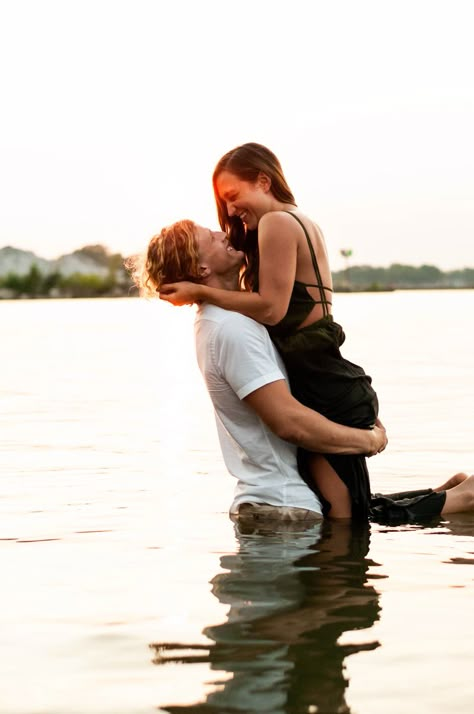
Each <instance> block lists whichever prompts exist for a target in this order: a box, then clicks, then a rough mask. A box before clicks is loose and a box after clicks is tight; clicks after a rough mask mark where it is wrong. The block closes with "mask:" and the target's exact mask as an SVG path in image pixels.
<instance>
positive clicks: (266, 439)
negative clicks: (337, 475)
mask: <svg viewBox="0 0 474 714" xmlns="http://www.w3.org/2000/svg"><path fill="white" fill-rule="evenodd" d="M195 335H196V353H197V360H198V364H199V368H200V370H201V372H202V374H203V377H204V380H205V382H206V386H207V389H208V392H209V395H210V397H211V400H212V403H213V405H214V410H215V416H216V423H217V431H218V435H219V441H220V445H221V449H222V455H223V457H224V461H225V464H226V466H227V468H228V470H229V471H230V473H231V474H232V476H235V478H236V479H237V486H236V488H235V497H234V501H233V502H232V505H231V508H230V511H231V513H236V512H237V509H238V506H239V505H240V504H241V503H268V504H270V505H272V506H292V507H295V508H307V509H309V510H311V511H316V512H317V513H321V506H320V503H319V501H318V499H317V498H316V496H315V495H314V493H313V492H312V491H311V490H310V489H309V488H308V487H307V486H306V484H305V483H304V481H303V480H302V478H301V476H300V475H299V473H298V470H297V466H296V447H295V446H293V445H292V444H289V443H288V442H286V441H282V439H280V438H279V437H278V436H276V435H275V434H274V433H273V432H272V431H270V429H269V428H268V427H267V426H266V425H265V424H264V423H263V422H262V420H261V419H260V417H259V416H258V415H257V414H256V412H254V410H253V409H251V408H250V407H249V406H247V404H245V402H243V401H242V399H244V398H245V397H246V396H248V395H249V394H251V393H252V392H254V391H255V390H256V389H259V388H260V387H263V386H264V385H265V384H270V383H271V382H275V381H277V380H279V379H286V376H285V370H284V366H283V363H282V361H281V359H280V356H279V355H278V353H277V351H276V349H275V347H274V346H273V343H272V341H271V339H270V337H269V335H268V332H267V330H266V329H265V328H264V327H263V325H260V324H259V323H258V322H255V321H254V320H251V319H250V318H249V317H245V316H244V315H240V314H239V313H237V312H230V311H229V310H223V309H222V308H220V307H216V306H215V305H207V304H206V305H203V306H201V307H200V308H199V310H198V313H197V316H196V323H195Z"/></svg>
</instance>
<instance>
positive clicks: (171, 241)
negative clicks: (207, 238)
mask: <svg viewBox="0 0 474 714" xmlns="http://www.w3.org/2000/svg"><path fill="white" fill-rule="evenodd" d="M195 231H196V224H195V223H194V222H193V221H189V220H183V221H177V222H176V223H173V224H172V225H171V226H167V227H165V228H162V230H161V231H160V233H157V234H156V235H154V236H153V238H152V239H151V240H150V242H149V244H148V248H147V250H146V252H145V253H144V254H141V255H135V256H132V257H131V258H128V259H127V260H126V261H125V267H126V268H127V270H128V271H129V273H130V275H131V277H132V279H133V282H134V283H135V285H136V286H137V287H138V288H139V290H140V294H141V295H144V296H145V297H150V296H153V295H154V296H156V293H157V292H159V291H160V288H161V286H162V285H163V284H164V283H176V282H178V281H179V280H189V281H191V282H193V283H199V282H200V281H201V275H200V267H199V255H198V246H197V241H196V235H195Z"/></svg>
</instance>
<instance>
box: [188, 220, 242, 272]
mask: <svg viewBox="0 0 474 714" xmlns="http://www.w3.org/2000/svg"><path fill="white" fill-rule="evenodd" d="M195 236H196V241H197V245H198V252H199V260H200V263H201V265H202V266H203V267H205V268H207V269H208V271H209V272H210V273H212V274H214V275H216V276H221V275H229V274H238V273H239V270H240V268H241V266H242V262H243V259H244V254H243V252H242V251H241V250H234V248H232V246H231V244H230V243H229V241H228V239H227V236H226V234H225V233H223V232H222V231H211V230H210V229H209V228H204V227H203V226H196V232H195Z"/></svg>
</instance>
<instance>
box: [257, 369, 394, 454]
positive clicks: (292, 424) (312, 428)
mask: <svg viewBox="0 0 474 714" xmlns="http://www.w3.org/2000/svg"><path fill="white" fill-rule="evenodd" d="M244 401H245V403H246V404H248V405H249V407H251V408H252V409H254V411H255V412H256V413H257V414H258V416H259V417H260V419H261V420H262V421H263V422H264V423H265V424H266V425H267V426H268V427H269V428H270V429H271V430H272V431H273V432H274V433H275V434H276V435H277V436H279V437H280V438H281V439H284V440H285V441H290V442H291V443H293V444H296V445H297V446H302V447H303V448H305V449H308V450H309V451H316V452H319V453H321V454H365V455H368V456H373V455H374V454H377V453H378V452H379V451H383V449H384V448H385V446H386V445H387V435H386V432H385V429H384V428H383V426H382V424H381V422H378V424H379V426H375V427H374V428H373V429H353V428H352V427H349V426H343V425H342V424H336V423H335V422H333V421H330V420H329V419H326V417H324V416H322V414H319V413H318V412H315V411H314V410H313V409H308V407H305V406H303V404H301V403H300V402H298V401H297V400H296V399H295V398H294V397H293V396H292V395H291V393H290V390H289V389H288V385H287V383H286V382H285V381H284V380H283V379H281V380H278V381H276V382H271V383H270V384H266V385H265V386H263V387H260V388H259V389H256V390H255V391H254V392H252V393H251V394H249V395H247V396H246V397H245V399H244Z"/></svg>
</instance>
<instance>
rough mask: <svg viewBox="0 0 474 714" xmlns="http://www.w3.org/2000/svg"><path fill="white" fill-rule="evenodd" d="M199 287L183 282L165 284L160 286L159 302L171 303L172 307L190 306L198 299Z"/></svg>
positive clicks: (195, 284)
mask: <svg viewBox="0 0 474 714" xmlns="http://www.w3.org/2000/svg"><path fill="white" fill-rule="evenodd" d="M199 288H200V285H198V284H197V283H191V282H188V281H186V280H183V281H181V282H179V283H165V284H164V285H162V286H161V289H160V292H159V297H160V300H166V302H170V303H172V305H177V306H181V305H192V304H193V303H195V302H197V301H198V300H199V299H200V298H199Z"/></svg>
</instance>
